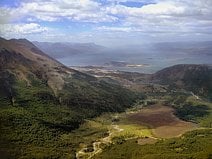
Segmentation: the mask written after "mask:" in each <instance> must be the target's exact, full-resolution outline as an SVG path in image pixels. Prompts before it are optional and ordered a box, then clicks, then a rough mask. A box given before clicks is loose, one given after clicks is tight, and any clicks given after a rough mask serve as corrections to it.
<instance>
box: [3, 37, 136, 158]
mask: <svg viewBox="0 0 212 159" xmlns="http://www.w3.org/2000/svg"><path fill="white" fill-rule="evenodd" d="M0 40H1V41H0V103H1V104H0V129H1V137H0V145H1V146H0V154H1V156H3V158H19V157H24V158H45V157H47V158H49V157H51V156H54V157H55V158H57V157H59V156H60V157H61V156H62V158H65V157H67V154H68V155H69V156H74V155H75V150H76V148H77V146H78V145H79V142H81V139H78V140H74V135H73V133H72V132H73V130H75V129H77V128H78V127H79V126H80V125H81V124H82V123H84V122H85V119H88V118H92V117H95V116H97V115H100V114H101V113H103V112H120V111H123V110H125V109H126V108H127V107H129V106H130V105H131V104H132V103H133V102H134V100H135V98H136V95H135V93H133V92H131V91H129V90H127V89H125V88H122V87H121V86H119V85H113V84H109V83H106V82H104V81H101V80H99V79H97V78H95V77H93V76H90V75H87V74H84V73H81V72H79V71H75V70H73V69H70V68H67V67H66V66H64V65H62V64H61V63H59V62H58V61H56V60H54V59H52V58H50V57H49V56H48V55H46V54H45V53H43V52H42V51H41V50H40V49H38V48H37V47H36V46H35V45H34V44H32V43H31V42H29V41H28V40H26V39H19V40H16V39H12V40H5V39H2V38H1V39H0ZM88 129H90V128H88ZM64 135H69V136H70V137H69V140H65V139H64V138H63V136H64ZM67 145H69V146H67ZM47 152H48V153H47Z"/></svg>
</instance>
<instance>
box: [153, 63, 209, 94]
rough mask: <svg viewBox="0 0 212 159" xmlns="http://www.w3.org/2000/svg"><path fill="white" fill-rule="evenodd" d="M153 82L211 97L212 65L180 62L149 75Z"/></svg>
mask: <svg viewBox="0 0 212 159" xmlns="http://www.w3.org/2000/svg"><path fill="white" fill-rule="evenodd" d="M151 78H152V80H153V81H154V82H155V83H160V84H164V85H168V86H169V87H172V88H183V89H186V90H188V91H193V92H195V93H196V94H199V95H205V96H210V97H212V65H194V64H193V65H192V64H180V65H175V66H172V67H168V68H165V69H162V70H161V71H158V72H156V73H155V74H153V75H151Z"/></svg>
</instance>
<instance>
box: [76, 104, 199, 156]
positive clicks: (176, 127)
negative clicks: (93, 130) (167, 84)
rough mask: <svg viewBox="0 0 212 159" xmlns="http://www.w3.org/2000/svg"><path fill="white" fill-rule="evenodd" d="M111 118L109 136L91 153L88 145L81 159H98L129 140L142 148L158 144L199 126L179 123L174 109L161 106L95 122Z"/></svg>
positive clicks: (100, 139) (95, 145)
mask: <svg viewBox="0 0 212 159" xmlns="http://www.w3.org/2000/svg"><path fill="white" fill-rule="evenodd" d="M105 116H106V118H105ZM108 118H110V122H108V123H107V124H106V126H107V129H108V135H107V136H106V137H103V138H99V139H97V140H96V141H94V142H93V143H92V146H91V147H90V149H89V147H86V146H85V145H84V147H82V148H81V149H79V151H78V152H77V153H76V158H77V159H91V158H95V157H96V156H98V154H101V153H102V152H104V150H105V149H107V148H108V147H111V145H113V144H122V143H124V142H126V141H128V140H136V142H137V144H138V145H145V144H155V143H156V142H158V141H161V140H163V139H167V138H173V137H179V136H181V135H182V134H184V133H185V132H188V131H191V130H195V129H198V126H197V124H194V123H191V122H186V121H183V120H181V119H179V118H178V117H176V116H175V115H174V109H173V108H171V107H168V106H164V105H163V104H160V103H158V104H154V105H150V106H146V107H144V106H143V105H139V106H137V108H136V110H131V109H129V110H127V111H126V112H125V113H119V114H117V113H116V114H107V115H103V116H101V117H99V118H98V119H97V120H96V121H95V122H99V121H103V120H108Z"/></svg>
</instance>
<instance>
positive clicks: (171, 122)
mask: <svg viewBox="0 0 212 159" xmlns="http://www.w3.org/2000/svg"><path fill="white" fill-rule="evenodd" d="M128 119H129V120H130V121H131V122H133V123H136V124H139V125H146V126H148V127H150V128H152V132H153V135H154V136H155V137H158V138H171V137H176V136H180V135H181V134H183V133H185V132H186V131H189V130H192V129H194V128H195V124H193V123H191V122H185V121H183V120H180V119H179V118H177V117H176V116H175V115H174V109H173V108H170V107H167V106H163V105H159V104H156V105H152V106H149V107H148V108H143V109H141V111H139V112H137V113H134V114H130V115H128Z"/></svg>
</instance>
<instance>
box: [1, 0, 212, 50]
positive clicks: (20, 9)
mask: <svg viewBox="0 0 212 159" xmlns="http://www.w3.org/2000/svg"><path fill="white" fill-rule="evenodd" d="M0 36H1V37H4V38H7V39H10V38H27V39H29V40H32V41H49V42H83V43H84V42H94V43H96V44H101V45H105V46H108V45H130V44H136V45H137V44H145V43H151V42H164V41H210V40H212V0H0Z"/></svg>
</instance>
